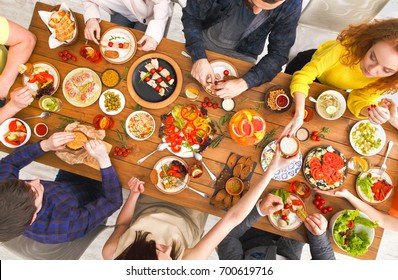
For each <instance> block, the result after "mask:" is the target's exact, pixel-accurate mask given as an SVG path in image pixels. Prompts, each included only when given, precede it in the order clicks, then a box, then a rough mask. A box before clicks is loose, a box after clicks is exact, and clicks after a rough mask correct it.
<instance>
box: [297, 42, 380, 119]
mask: <svg viewBox="0 0 398 280" xmlns="http://www.w3.org/2000/svg"><path fill="white" fill-rule="evenodd" d="M344 51H345V48H344V47H343V46H342V45H341V44H340V42H339V41H336V40H331V41H327V42H325V43H323V44H321V45H320V46H319V48H318V50H317V51H316V52H315V53H314V55H313V56H312V59H311V61H310V62H308V63H307V64H306V65H305V66H304V67H303V68H302V69H301V70H300V71H297V72H295V73H294V75H293V78H292V82H291V84H290V91H291V93H292V95H293V94H294V92H302V93H304V94H305V95H308V91H309V88H310V86H309V85H310V84H312V83H313V82H314V80H315V79H316V78H317V79H318V80H319V81H320V82H321V83H322V84H325V85H328V86H331V87H335V88H338V89H341V90H352V91H351V92H350V93H349V95H348V100H347V107H348V109H349V110H350V111H351V113H353V114H354V115H355V116H356V117H358V118H365V116H363V115H361V114H360V112H361V110H362V108H364V107H368V106H369V105H371V104H377V101H378V99H379V97H380V95H382V94H383V93H384V92H383V91H377V92H374V91H369V90H364V87H365V86H367V85H368V84H371V83H373V82H374V81H376V80H377V79H378V78H367V77H365V76H364V75H363V74H362V70H361V68H360V65H359V63H358V64H356V65H354V66H352V67H349V66H346V65H342V64H341V63H340V57H341V56H342V55H343V53H344ZM293 97H294V96H293Z"/></svg>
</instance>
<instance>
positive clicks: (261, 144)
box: [256, 127, 278, 149]
mask: <svg viewBox="0 0 398 280" xmlns="http://www.w3.org/2000/svg"><path fill="white" fill-rule="evenodd" d="M277 130H278V127H275V128H273V129H272V130H270V131H269V132H268V133H267V134H265V136H264V138H263V139H261V141H260V142H258V143H257V145H256V148H258V149H264V148H265V146H267V145H268V144H269V143H270V142H271V141H272V140H273V137H274V134H275V132H276V131H277Z"/></svg>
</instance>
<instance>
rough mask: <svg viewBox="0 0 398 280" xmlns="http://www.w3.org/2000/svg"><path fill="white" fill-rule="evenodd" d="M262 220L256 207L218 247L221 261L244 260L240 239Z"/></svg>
mask: <svg viewBox="0 0 398 280" xmlns="http://www.w3.org/2000/svg"><path fill="white" fill-rule="evenodd" d="M261 218H262V215H261V214H260V213H259V211H258V210H257V207H254V208H253V210H252V211H251V212H250V214H249V215H248V216H247V217H246V218H245V219H244V220H243V221H242V223H240V224H239V225H238V226H236V227H235V228H234V229H233V230H232V231H231V232H230V233H229V234H228V235H227V236H226V237H225V238H224V239H223V240H222V241H221V243H220V244H219V245H218V247H217V252H218V256H219V258H220V260H243V257H244V251H243V248H242V243H241V242H240V240H239V238H240V237H241V236H242V235H243V234H244V233H245V232H246V231H247V230H249V229H250V228H251V226H252V224H254V223H255V222H257V221H258V220H259V219H261Z"/></svg>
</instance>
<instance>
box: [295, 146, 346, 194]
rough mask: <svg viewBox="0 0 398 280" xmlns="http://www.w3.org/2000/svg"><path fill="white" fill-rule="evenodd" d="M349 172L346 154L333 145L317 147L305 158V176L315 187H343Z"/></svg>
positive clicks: (327, 188) (330, 188)
mask: <svg viewBox="0 0 398 280" xmlns="http://www.w3.org/2000/svg"><path fill="white" fill-rule="evenodd" d="M347 172H348V170H347V160H346V158H345V156H344V155H343V154H342V153H341V152H339V151H338V150H336V149H334V148H333V147H332V146H320V147H315V148H313V149H312V150H310V151H309V152H308V154H307V156H306V157H305V159H304V164H303V173H304V177H305V179H306V180H307V181H308V183H309V184H310V185H311V186H312V187H314V188H319V189H321V190H332V189H335V188H338V187H341V185H342V184H343V182H344V180H345V178H346V177H347Z"/></svg>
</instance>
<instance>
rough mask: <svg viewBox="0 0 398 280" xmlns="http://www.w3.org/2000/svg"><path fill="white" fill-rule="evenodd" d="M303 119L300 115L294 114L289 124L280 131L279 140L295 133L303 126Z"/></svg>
mask: <svg viewBox="0 0 398 280" xmlns="http://www.w3.org/2000/svg"><path fill="white" fill-rule="evenodd" d="M303 122H304V120H303V117H302V116H301V114H298V113H295V114H294V116H293V118H292V119H291V120H290V122H289V123H288V124H287V126H285V129H284V130H283V131H282V133H281V135H280V136H279V139H278V141H279V140H281V139H282V138H283V137H284V136H288V137H289V136H292V135H294V134H295V133H296V131H297V129H299V128H300V127H301V126H302V125H303Z"/></svg>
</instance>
